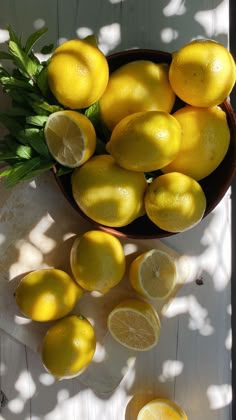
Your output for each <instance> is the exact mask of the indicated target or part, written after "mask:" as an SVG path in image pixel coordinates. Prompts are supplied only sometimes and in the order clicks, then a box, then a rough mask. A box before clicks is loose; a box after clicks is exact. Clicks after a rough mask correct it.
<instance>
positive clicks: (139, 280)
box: [129, 249, 176, 299]
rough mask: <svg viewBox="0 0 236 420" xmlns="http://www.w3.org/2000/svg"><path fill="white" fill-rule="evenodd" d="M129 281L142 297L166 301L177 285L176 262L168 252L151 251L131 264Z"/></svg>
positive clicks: (141, 255)
mask: <svg viewBox="0 0 236 420" xmlns="http://www.w3.org/2000/svg"><path fill="white" fill-rule="evenodd" d="M129 279H130V282H131V285H132V286H133V288H134V289H135V290H136V292H138V293H139V294H141V295H142V296H144V297H146V298H149V299H165V298H167V297H168V296H169V295H170V293H171V292H172V290H173V288H174V286H175V284H176V267H175V262H174V260H173V258H172V257H171V256H170V255H169V254H167V253H166V252H164V251H161V250H159V249H151V250H149V251H147V252H144V253H142V254H140V255H139V256H138V257H136V258H135V259H134V260H133V261H132V262H131V265H130V269H129Z"/></svg>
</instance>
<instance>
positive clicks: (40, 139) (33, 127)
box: [0, 26, 63, 187]
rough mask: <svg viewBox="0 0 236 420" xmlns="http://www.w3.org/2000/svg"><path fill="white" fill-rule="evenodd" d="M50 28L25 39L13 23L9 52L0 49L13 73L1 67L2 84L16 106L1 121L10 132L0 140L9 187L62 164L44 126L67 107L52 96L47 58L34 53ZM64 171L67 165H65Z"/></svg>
mask: <svg viewBox="0 0 236 420" xmlns="http://www.w3.org/2000/svg"><path fill="white" fill-rule="evenodd" d="M46 31H47V28H45V27H44V28H41V29H39V30H38V31H36V32H34V33H33V34H31V35H30V36H29V37H28V39H27V40H26V42H25V43H23V42H22V39H21V37H19V36H18V35H17V34H16V33H15V32H14V31H13V29H12V28H11V27H10V26H9V27H8V32H9V41H8V43H7V51H0V60H1V61H2V62H4V60H6V61H7V64H9V61H10V62H11V66H8V67H12V70H11V72H10V71H9V70H8V68H4V67H3V66H0V85H1V87H2V89H3V91H4V92H5V93H6V94H7V95H8V96H9V97H10V98H11V101H12V107H11V108H10V109H9V110H7V111H5V112H1V113H0V122H1V123H2V124H3V125H4V126H5V127H6V128H7V130H8V134H7V135H6V136H5V137H4V139H3V140H2V141H0V163H1V162H4V163H5V164H7V168H4V169H3V170H2V171H1V173H0V177H4V178H5V185H6V187H12V186H14V185H16V184H17V183H18V182H20V181H23V180H26V179H28V180H29V179H32V178H33V177H35V176H37V175H39V174H41V173H43V172H46V171H48V170H49V169H51V168H52V167H53V166H56V167H57V168H58V169H60V165H59V164H58V163H57V162H56V161H55V160H54V159H53V157H52V156H51V154H50V152H49V150H48V147H47V144H46V141H45V137H44V126H45V123H46V121H47V118H48V116H49V115H50V114H51V113H52V112H56V111H59V110H61V109H63V107H62V106H61V105H60V104H59V103H58V102H57V100H56V99H55V97H54V96H53V95H52V93H51V91H50V89H49V87H48V82H47V64H48V63H47V61H46V62H43V63H40V62H39V60H38V58H37V57H36V55H35V54H34V52H33V48H34V46H35V44H36V43H37V41H38V40H39V39H40V38H41V37H42V36H43V35H44V34H45V32H46ZM50 50H52V46H50ZM62 170H63V168H62Z"/></svg>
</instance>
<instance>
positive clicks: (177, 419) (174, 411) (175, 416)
mask: <svg viewBox="0 0 236 420" xmlns="http://www.w3.org/2000/svg"><path fill="white" fill-rule="evenodd" d="M154 419H155V420H188V418H187V416H186V414H185V412H184V411H183V410H182V408H181V407H179V406H178V405H177V404H176V403H175V402H174V401H171V400H169V399H167V398H156V399H155V400H152V401H150V402H148V403H147V404H145V405H144V407H142V408H141V410H140V411H139V413H138V417H137V420H154Z"/></svg>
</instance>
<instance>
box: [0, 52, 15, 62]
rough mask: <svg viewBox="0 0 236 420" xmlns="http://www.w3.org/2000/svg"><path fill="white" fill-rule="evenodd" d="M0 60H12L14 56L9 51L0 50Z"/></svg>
mask: <svg viewBox="0 0 236 420" xmlns="http://www.w3.org/2000/svg"><path fill="white" fill-rule="evenodd" d="M0 60H12V56H11V54H9V53H8V52H5V51H0Z"/></svg>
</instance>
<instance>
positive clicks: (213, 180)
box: [56, 49, 236, 238]
mask: <svg viewBox="0 0 236 420" xmlns="http://www.w3.org/2000/svg"><path fill="white" fill-rule="evenodd" d="M171 58H172V56H171V54H170V53H167V52H163V51H156V50H149V49H134V50H127V51H122V52H118V53H115V54H112V55H110V56H108V57H107V59H108V64H109V70H110V73H112V72H113V71H114V70H116V69H117V68H119V67H120V66H122V65H123V64H126V63H128V62H131V61H135V60H151V61H153V62H155V63H168V64H170V63H171ZM180 106H183V102H181V101H180V99H179V98H176V101H175V105H174V108H173V111H172V112H174V111H175V110H176V109H178V108H179V107H180ZM221 107H222V109H223V110H224V111H225V112H226V115H227V121H228V125H229V129H230V145H229V149H228V151H227V154H226V156H225V158H224V160H223V161H222V162H221V164H220V165H219V166H218V167H217V169H216V170H215V171H214V172H212V173H211V174H210V175H209V176H207V177H206V178H204V179H203V180H202V181H200V184H201V186H202V188H203V191H204V193H205V195H206V199H207V207H206V211H205V214H204V217H205V216H207V215H208V214H209V213H210V212H211V211H212V210H213V209H214V208H215V207H216V206H217V204H218V203H219V202H220V201H221V200H222V198H223V196H224V195H225V193H226V191H227V190H228V188H229V186H230V184H231V182H232V179H233V176H234V173H235V168H236V119H235V114H234V112H233V109H232V107H231V104H230V102H229V100H226V101H224V103H223V104H222V105H221ZM56 180H57V183H58V185H59V187H60V189H61V191H62V192H63V194H64V195H65V197H66V199H67V200H68V201H69V202H70V204H71V205H72V206H73V207H74V208H75V209H76V211H78V213H79V214H80V215H82V216H83V217H84V218H85V219H86V220H88V221H89V222H91V223H92V224H93V225H95V227H97V228H99V229H102V230H105V231H107V232H110V233H113V234H116V235H118V236H123V237H130V238H163V237H167V236H171V235H173V233H170V232H167V231H164V230H162V229H160V228H158V227H157V226H156V225H154V224H153V223H152V222H151V221H150V220H149V219H148V217H147V216H142V217H140V218H138V219H136V220H135V221H134V222H132V223H130V224H129V225H127V226H124V227H121V228H110V227H107V226H103V225H100V224H98V223H96V222H94V221H93V220H91V219H90V218H89V217H87V216H86V215H85V214H84V213H83V212H82V211H81V210H80V208H79V207H78V205H77V204H76V202H75V200H74V198H73V195H72V189H71V180H70V174H68V175H63V176H60V177H58V176H56Z"/></svg>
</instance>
